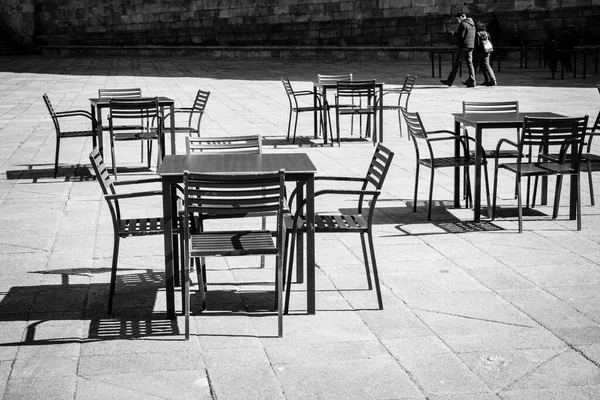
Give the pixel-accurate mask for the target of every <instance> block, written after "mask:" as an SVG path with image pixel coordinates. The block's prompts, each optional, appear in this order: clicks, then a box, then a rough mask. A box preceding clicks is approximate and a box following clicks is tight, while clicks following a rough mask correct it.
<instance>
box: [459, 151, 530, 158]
mask: <svg viewBox="0 0 600 400" xmlns="http://www.w3.org/2000/svg"><path fill="white" fill-rule="evenodd" d="M483 152H484V154H485V157H486V158H517V157H518V156H519V152H518V151H517V150H502V151H500V152H497V151H496V150H484V151H483ZM470 153H471V156H474V155H475V151H473V150H471V151H470ZM522 157H525V155H522Z"/></svg>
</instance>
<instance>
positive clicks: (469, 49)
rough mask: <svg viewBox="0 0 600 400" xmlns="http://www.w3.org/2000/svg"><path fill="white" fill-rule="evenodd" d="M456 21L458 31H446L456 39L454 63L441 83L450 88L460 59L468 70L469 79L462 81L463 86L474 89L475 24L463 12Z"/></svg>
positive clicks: (457, 16)
mask: <svg viewBox="0 0 600 400" xmlns="http://www.w3.org/2000/svg"><path fill="white" fill-rule="evenodd" d="M456 19H457V21H458V29H457V30H456V32H454V31H448V33H450V34H452V35H454V36H455V37H456V45H457V47H458V48H457V50H456V56H455V57H454V63H453V64H452V70H451V71H450V74H449V75H448V78H447V79H443V80H442V81H441V82H442V83H443V84H444V85H448V86H452V84H453V83H454V79H455V78H456V73H457V72H458V68H459V67H460V63H461V61H462V59H463V58H464V60H465V61H466V63H467V69H468V70H469V78H468V79H467V80H466V81H463V85H465V86H467V87H475V67H474V66H473V48H474V47H475V23H474V22H473V19H471V18H469V17H467V15H466V14H465V13H463V12H460V13H458V14H457V15H456Z"/></svg>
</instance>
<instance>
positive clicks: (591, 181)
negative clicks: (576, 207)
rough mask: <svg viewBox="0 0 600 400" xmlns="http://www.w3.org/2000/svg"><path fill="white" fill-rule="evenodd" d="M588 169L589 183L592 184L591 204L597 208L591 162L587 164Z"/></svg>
mask: <svg viewBox="0 0 600 400" xmlns="http://www.w3.org/2000/svg"><path fill="white" fill-rule="evenodd" d="M587 169H588V181H589V183H590V202H591V204H592V206H595V205H596V203H595V201H594V182H593V180H592V163H591V162H588V163H587Z"/></svg>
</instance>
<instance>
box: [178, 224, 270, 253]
mask: <svg viewBox="0 0 600 400" xmlns="http://www.w3.org/2000/svg"><path fill="white" fill-rule="evenodd" d="M190 240H191V246H190V257H206V256H225V257H226V256H245V255H252V254H257V255H258V254H277V247H276V245H275V242H274V241H273V236H272V234H271V232H270V231H264V230H255V231H250V230H248V231H234V232H229V231H211V232H201V233H197V234H194V235H191V236H190Z"/></svg>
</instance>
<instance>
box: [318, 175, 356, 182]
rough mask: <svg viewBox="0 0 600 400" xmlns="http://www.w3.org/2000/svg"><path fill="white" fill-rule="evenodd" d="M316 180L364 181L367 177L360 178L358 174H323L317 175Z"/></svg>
mask: <svg viewBox="0 0 600 400" xmlns="http://www.w3.org/2000/svg"><path fill="white" fill-rule="evenodd" d="M315 181H345V182H364V181H365V178H359V177H357V176H332V175H321V176H315Z"/></svg>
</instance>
